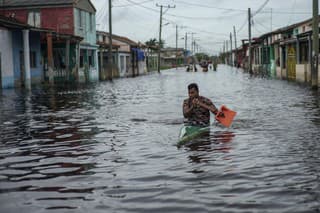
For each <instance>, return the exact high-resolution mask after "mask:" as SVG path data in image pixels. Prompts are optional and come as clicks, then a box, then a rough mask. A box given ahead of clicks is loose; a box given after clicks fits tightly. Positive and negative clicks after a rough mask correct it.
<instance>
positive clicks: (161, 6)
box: [109, 0, 176, 73]
mask: <svg viewBox="0 0 320 213" xmlns="http://www.w3.org/2000/svg"><path fill="white" fill-rule="evenodd" d="M109 1H111V0H109ZM156 5H157V7H160V29H159V51H158V73H160V66H161V57H160V53H161V31H162V9H163V8H164V7H165V8H168V9H170V8H175V7H176V6H175V5H174V6H173V7H172V6H170V5H168V6H163V5H158V4H156Z"/></svg>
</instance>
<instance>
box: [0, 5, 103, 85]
mask: <svg viewBox="0 0 320 213" xmlns="http://www.w3.org/2000/svg"><path fill="white" fill-rule="evenodd" d="M0 13H2V14H4V15H5V16H7V17H14V18H15V19H17V20H18V21H20V22H22V23H25V24H29V25H31V26H33V27H37V28H42V29H47V30H50V31H52V32H55V33H56V34H59V35H65V36H63V37H56V39H55V38H53V37H52V33H47V34H46V35H42V44H41V47H42V52H43V53H47V54H44V56H43V61H44V67H45V69H46V70H45V78H49V81H51V82H53V81H59V79H62V80H63V81H65V80H68V81H70V80H72V81H79V82H85V81H95V80H98V78H99V76H98V58H97V49H98V46H97V45H96V24H95V13H96V9H95V8H94V6H93V5H92V3H91V2H90V0H46V1H43V0H29V1H24V0H14V1H9V0H4V1H3V3H2V9H1V10H0ZM51 43H52V50H51ZM48 44H49V46H48ZM51 51H52V52H51ZM48 55H49V57H51V55H52V59H50V58H48ZM51 69H52V70H51ZM50 79H51V80H50Z"/></svg>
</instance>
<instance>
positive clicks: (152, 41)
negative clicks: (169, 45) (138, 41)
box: [145, 38, 165, 50]
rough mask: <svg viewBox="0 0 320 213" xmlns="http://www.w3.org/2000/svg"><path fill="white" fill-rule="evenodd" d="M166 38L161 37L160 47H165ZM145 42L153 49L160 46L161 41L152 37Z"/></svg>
mask: <svg viewBox="0 0 320 213" xmlns="http://www.w3.org/2000/svg"><path fill="white" fill-rule="evenodd" d="M164 42H165V41H164V40H162V39H161V43H160V47H161V48H163V46H164ZM145 44H146V45H147V46H148V47H149V48H150V49H152V50H157V49H158V46H159V41H158V40H157V39H156V38H151V39H149V40H148V41H146V42H145Z"/></svg>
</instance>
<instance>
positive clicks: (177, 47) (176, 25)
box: [176, 25, 178, 69]
mask: <svg viewBox="0 0 320 213" xmlns="http://www.w3.org/2000/svg"><path fill="white" fill-rule="evenodd" d="M176 69H178V25H176Z"/></svg>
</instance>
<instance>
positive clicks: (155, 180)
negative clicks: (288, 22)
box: [0, 66, 320, 213]
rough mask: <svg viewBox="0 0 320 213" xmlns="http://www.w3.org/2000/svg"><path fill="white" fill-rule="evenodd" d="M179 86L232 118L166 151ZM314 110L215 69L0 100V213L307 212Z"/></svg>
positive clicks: (177, 120)
mask: <svg viewBox="0 0 320 213" xmlns="http://www.w3.org/2000/svg"><path fill="white" fill-rule="evenodd" d="M191 82H197V83H198V84H199V85H201V86H200V92H201V94H202V95H204V96H206V97H209V98H210V99H212V100H214V102H215V103H216V104H217V106H220V105H222V104H225V105H227V106H229V107H230V108H232V109H235V111H237V112H238V115H237V117H236V120H235V121H234V124H233V125H232V127H231V128H229V129H225V128H223V127H221V126H215V127H212V129H211V132H210V133H209V134H208V135H203V136H201V137H199V138H197V139H195V140H193V141H191V143H188V144H186V145H185V146H182V147H180V148H177V147H176V143H177V140H178V132H179V128H180V126H181V124H182V121H183V118H182V112H181V103H182V101H183V100H184V98H186V97H185V96H186V95H187V94H186V85H188V83H191ZM319 100H320V99H319V94H318V93H315V92H313V91H309V90H307V89H306V88H301V87H297V86H296V85H293V84H291V83H289V84H287V83H286V82H284V81H274V80H268V79H264V78H255V77H254V76H252V77H250V76H249V75H247V74H243V73H242V72H238V71H235V70H232V69H229V68H227V67H224V66H219V68H218V71H217V72H213V71H209V72H207V73H202V72H197V73H186V72H185V71H184V70H176V69H174V70H169V71H165V72H162V74H161V75H149V76H143V77H139V78H135V79H119V80H114V81H113V82H112V83H111V82H103V83H100V84H95V85H94V84H92V85H82V86H76V85H72V86H67V87H61V88H60V87H56V88H45V87H44V88H40V87H39V88H34V89H33V90H32V91H31V92H30V93H26V92H24V91H22V90H8V91H6V92H5V93H4V92H2V95H1V96H0V134H1V137H0V204H1V212H21V211H22V210H23V212H24V213H31V212H32V213H34V212H45V213H46V212H315V211H317V210H318V209H319V201H318V199H317V198H318V197H319V187H318V186H319V184H318V183H319V175H318V174H319V172H320V171H319V167H318V165H319V163H320V162H319V159H320V157H319V156H320V153H319V150H320V147H319V143H318V141H319V140H320V134H319V117H320V110H319Z"/></svg>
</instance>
